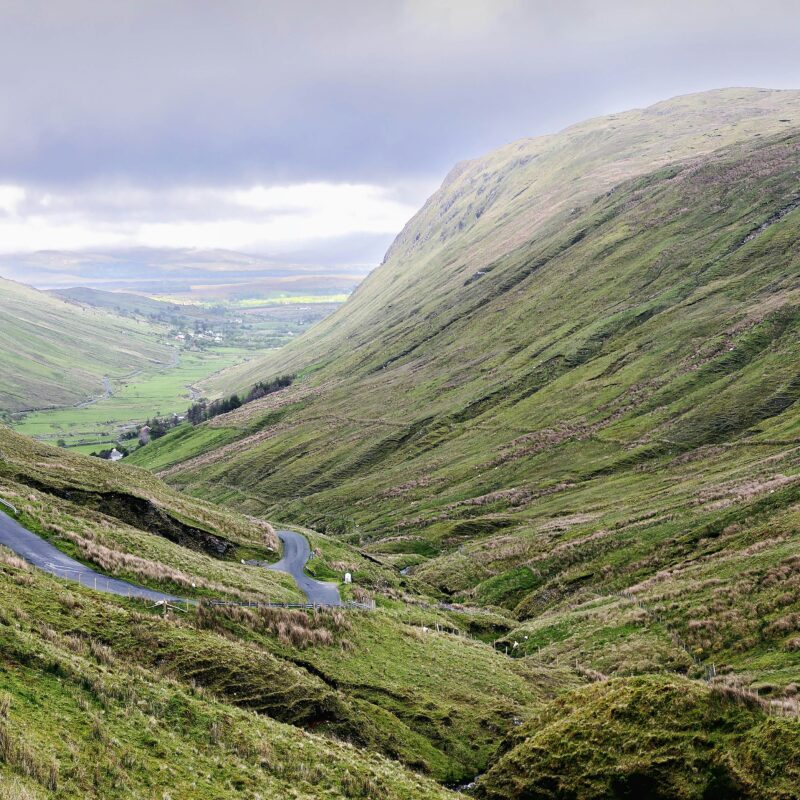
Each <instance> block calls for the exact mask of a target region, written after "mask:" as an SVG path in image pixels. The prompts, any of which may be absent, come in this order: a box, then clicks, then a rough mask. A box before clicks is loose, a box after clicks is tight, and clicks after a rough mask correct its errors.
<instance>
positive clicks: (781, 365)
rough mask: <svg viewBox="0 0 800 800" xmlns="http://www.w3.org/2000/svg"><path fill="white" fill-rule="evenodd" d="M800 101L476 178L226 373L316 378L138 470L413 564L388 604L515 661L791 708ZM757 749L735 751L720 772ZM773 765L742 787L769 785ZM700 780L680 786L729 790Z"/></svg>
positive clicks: (483, 167)
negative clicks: (753, 694)
mask: <svg viewBox="0 0 800 800" xmlns="http://www.w3.org/2000/svg"><path fill="white" fill-rule="evenodd" d="M797 104H798V95H797V93H764V92H760V91H757V90H752V91H751V90H728V91H725V92H721V93H712V94H711V95H703V96H696V97H692V98H686V99H678V100H676V101H673V102H671V103H667V104H663V105H661V106H659V107H658V108H656V109H652V110H645V111H641V112H639V111H637V112H630V113H629V114H626V115H614V117H613V118H603V119H601V120H595V121H591V122H589V123H586V124H584V125H581V126H577V127H575V128H573V129H570V130H568V131H566V132H564V133H562V134H559V135H557V136H554V137H550V138H547V139H539V140H527V141H523V142H520V143H517V144H516V145H513V146H510V147H509V148H506V149H504V150H502V151H498V152H497V153H494V154H491V155H490V156H487V157H486V158H484V159H479V160H476V161H475V162H470V163H468V164H466V165H463V166H462V167H461V168H459V169H458V170H456V171H454V173H453V174H452V175H451V177H450V178H449V179H448V181H447V182H446V184H445V185H444V186H443V188H442V190H441V191H440V192H439V193H437V195H435V196H434V197H433V198H432V199H431V201H430V202H429V203H428V204H426V206H425V208H424V209H423V210H422V211H421V212H420V214H419V215H418V216H417V217H416V218H415V219H414V220H413V221H412V222H411V223H410V224H409V226H408V227H407V229H406V230H405V231H404V232H403V233H402V234H401V236H400V237H399V238H398V240H397V241H396V242H395V244H394V245H393V247H392V249H391V250H390V252H389V253H388V255H387V259H386V261H385V263H384V265H383V266H382V267H381V268H380V269H378V270H376V271H375V272H374V273H373V275H372V276H371V277H370V278H369V279H368V280H367V281H366V282H365V283H364V284H363V285H362V286H361V287H360V288H359V289H358V291H357V292H355V293H354V295H353V297H352V298H351V299H350V300H349V301H348V303H347V304H346V305H345V307H344V308H343V310H342V311H341V312H339V313H337V314H334V315H333V316H332V317H330V318H328V319H327V320H325V321H323V322H322V323H320V324H319V325H318V326H316V327H315V328H314V329H313V330H312V331H310V332H309V333H308V334H306V335H305V336H304V337H301V339H299V340H298V341H296V342H294V343H292V344H291V345H289V346H287V347H286V348H285V349H284V350H282V351H278V352H276V353H272V354H270V355H269V356H268V357H265V358H264V359H262V360H261V361H260V362H258V361H256V362H253V363H250V364H248V365H246V367H244V368H235V369H233V370H231V371H229V372H227V373H223V374H222V375H219V376H216V377H215V382H216V383H219V382H220V381H225V380H228V381H229V388H230V389H233V388H236V387H239V386H243V385H246V384H247V383H249V382H251V380H252V379H256V378H269V377H273V376H274V375H277V374H282V373H284V372H292V373H296V374H297V375H298V378H297V380H296V382H295V383H294V384H293V385H292V386H291V387H289V388H288V389H286V390H284V391H283V392H279V393H277V394H276V395H273V396H271V397H270V398H267V399H265V400H264V401H260V402H257V403H254V404H251V405H250V406H249V407H248V408H247V409H246V410H245V411H241V410H240V411H239V412H234V413H233V414H230V415H227V416H223V417H220V418H217V419H216V420H215V421H214V424H213V425H206V426H199V427H198V428H197V429H195V430H194V431H191V432H181V431H176V432H175V433H173V434H171V436H168V437H166V438H165V439H164V440H163V441H162V442H160V443H159V448H158V450H152V451H150V452H149V453H146V452H144V451H142V452H141V453H140V454H137V456H136V461H137V463H139V464H140V465H141V466H144V467H149V468H151V469H155V470H159V471H161V474H162V475H163V477H164V478H165V480H167V481H168V482H169V483H170V484H171V485H173V486H174V487H175V488H176V489H179V490H180V491H182V492H183V493H184V494H186V495H187V496H190V497H191V496H193V497H203V498H204V499H208V500H211V501H212V502H216V503H219V504H221V505H224V506H227V507H232V508H237V509H239V510H243V511H246V512H247V513H251V514H258V515H264V516H267V517H272V518H276V519H287V520H292V521H293V522H295V523H297V524H302V525H306V526H309V527H313V528H316V529H317V530H320V531H323V532H324V533H326V534H328V535H329V536H330V537H331V538H336V539H337V540H339V541H340V542H342V543H343V544H346V545H349V546H352V545H357V546H358V547H359V548H360V549H361V550H362V552H363V553H366V554H368V555H369V556H370V557H371V558H373V559H375V560H376V561H377V562H379V563H380V564H381V565H383V566H384V567H391V568H394V569H395V570H397V571H399V569H400V568H401V567H406V566H409V567H410V570H409V572H408V573H407V574H405V575H402V576H400V575H399V574H398V575H397V577H396V579H395V580H391V581H389V580H387V581H386V583H385V584H381V583H380V579H378V581H376V582H372V583H370V584H368V588H369V590H370V591H371V592H372V593H374V594H376V595H377V597H378V599H379V605H380V606H381V607H382V608H385V609H389V608H392V603H401V604H404V603H407V602H408V595H411V594H417V595H418V596H427V598H428V602H430V601H431V600H433V599H448V600H450V601H455V602H458V603H463V604H465V605H467V606H479V607H480V606H483V607H491V608H492V610H493V611H494V612H495V613H499V614H500V615H501V616H502V617H504V618H505V619H506V620H508V621H509V627H508V628H505V629H502V630H501V629H498V630H497V636H496V642H495V644H496V648H499V649H500V650H501V652H502V653H503V654H504V653H505V652H506V650H507V651H508V653H509V655H510V656H512V657H513V659H510V660H513V661H515V662H520V663H524V664H526V665H527V667H528V668H535V669H537V670H541V671H543V672H544V673H545V674H547V673H548V671H549V670H561V669H564V668H565V667H566V666H569V668H570V669H571V670H572V672H573V675H574V676H579V677H581V678H583V679H589V680H593V679H596V678H598V677H610V678H611V679H612V680H611V681H610V683H611V682H614V681H617V680H619V681H621V682H622V683H621V684H620V685H622V686H626V687H635V686H637V685H638V683H637V681H640V680H648V681H652V682H653V683H649V684H647V686H650V687H651V689H652V687H653V686H658V685H661V684H659V683H658V682H659V681H664V680H667V681H672V680H674V681H677V680H678V678H677V677H676V676H680V680H681V681H687V682H688V683H687V684H686V685H691V686H693V687H694V686H697V687H700V688H698V689H697V692H699V694H694V695H692V708H701V707H703V705H704V704H705V703H706V699H704V698H706V695H704V694H703V692H705V691H707V687H706V688H703V685H702V681H701V680H700V679H702V678H703V677H704V676H705V675H706V674H707V673H708V672H709V671H714V670H716V672H717V674H718V675H724V676H725V677H726V680H731V681H737V682H741V684H742V685H744V686H750V687H758V689H759V691H760V692H761V693H762V696H765V697H767V698H768V699H769V700H770V701H771V702H773V703H774V706H775V707H776V708H777V707H778V706H780V705H781V704H783V703H789V702H791V698H792V696H793V692H794V691H796V686H797V684H798V682H800V627H798V626H799V625H800V605H798V604H799V603H800V594H798V591H797V587H796V586H795V579H794V573H795V570H796V562H795V558H796V556H795V553H796V552H797V547H798V543H800V539H798V537H799V536H800V518H798V512H797V509H798V507H799V505H800V504H799V503H798V501H800V494H799V492H800V490H799V489H798V483H797V482H798V480H800V454H799V453H800V451H798V448H797V445H798V443H799V442H800V433H799V431H800V426H799V425H798V416H797V400H798V399H800V394H798V385H800V384H799V383H798V380H799V379H798V377H797V375H796V364H797V362H798V358H800V337H799V336H798V330H800V314H799V313H798V308H800V295H798V292H797V287H796V281H795V279H794V276H795V275H796V273H797V268H798V256H797V248H796V247H795V246H794V245H795V243H796V241H797V239H798V237H799V236H800V211H799V210H798V209H797V208H796V196H797V174H796V163H797V157H798V153H799V152H800V135H799V134H798V133H797V130H796V128H792V127H791V125H787V124H786V123H783V122H780V120H781V119H786V118H789V117H791V116H792V114H790V113H789V109H794V108H796V106H797ZM767 223H768V224H767ZM217 436H219V437H220V441H221V442H224V444H222V446H221V447H217V446H216V445H215V442H214V437H217ZM173 442H174V445H175V448H174V450H172V452H170V451H171V448H172V444H173ZM328 561H329V565H330V569H331V572H332V573H334V574H335V572H336V569H335V568H334V567H333V566H332V564H333V559H328ZM325 566H326V565H321V567H320V573H319V574H320V575H325V574H328V573H327V572H326V571H325V569H324V568H323V567H325ZM401 580H402V581H403V582H404V584H403V583H401V582H400V581H401ZM404 613H405V612H404ZM367 646H368V647H369V645H367ZM320 658H322V657H321V656H320ZM393 658H394V660H396V661H397V662H398V669H401V668H402V663H403V660H404V657H403V656H401V655H400V654H399V653H395V654H394V657H393ZM408 658H409V659H410V658H411V657H410V655H409V656H408ZM332 660H333V654H332V653H331V652H328V651H326V653H325V655H324V661H332ZM324 661H320V660H315V662H314V663H315V668H316V669H320V666H319V665H320V663H323V664H324ZM324 668H325V669H331V665H330V664H324ZM389 674H391V671H390V673H389ZM461 680H463V681H464V682H465V684H467V685H468V680H467V679H466V678H463V677H462V678H461ZM698 680H700V682H699V683H698V682H697V681H698ZM614 685H617V684H616V683H615V684H614ZM675 685H676V686H678V687H680V686H683V685H684V684H683V683H680V682H679V683H676V684H675ZM598 691H599V690H598ZM625 691H628V689H625ZM648 691H650V689H648ZM652 691H654V692H655V693H656V694H657V693H658V690H657V689H652ZM687 691H688V690H687ZM691 691H694V689H692V690H691ZM664 692H665V693H666V694H670V696H672V697H673V700H670V701H669V704H670V705H671V704H672V703H673V702H674V698H675V696H677V695H679V694H680V690H679V689H676V690H674V691H673V690H672V689H670V690H669V691H667V690H666V689H665V690H664ZM402 702H403V703H405V702H406V701H405V700H403V701H402ZM556 702H558V701H556ZM531 707H534V706H531ZM482 713H485V712H482ZM553 713H554V715H555V716H554V717H553V722H552V726H553V731H557V730H558V726H559V724H560V723H559V719H558V716H557V713H556V711H554V712H553ZM559 713H560V712H559ZM676 713H677V712H676ZM681 713H683V712H681ZM687 713H688V716H687V717H686V719H689V720H694V722H692V724H694V723H695V722H696V717H693V716H692V715H693V714H694V713H695V711H691V713H689V712H687ZM759 713H761V712H759ZM600 717H601V718H602V715H600ZM759 720H760V718H757V717H754V718H752V719H750V720H749V722H748V723H747V725H748V726H752V730H753V731H755V733H753V736H754V737H755V739H758V738H759V737H760V736H761V735H762V733H763V732H764V730H765V728H764V727H763V726H762V723H761V721H759ZM640 722H641V724H642V725H644V724H645V723H644V722H643V721H641V720H640ZM431 724H432V725H434V726H435V722H432V723H431ZM548 724H549V723H548ZM637 724H638V723H637ZM681 724H683V723H681ZM769 724H770V725H771V724H772V723H769ZM781 726H789V727H782V728H781V733H780V735H781V736H784V735H786V736H787V737H790V738H791V736H795V737H796V735H797V730H796V728H791V727H790V723H781ZM635 729H636V728H635V726H631V731H635ZM687 729H691V725H689V726H688V728H687ZM580 730H581V729H580V726H579V725H577V724H576V726H575V727H574V728H570V730H569V731H568V732H567V733H566V734H565V738H564V739H563V740H561V739H559V738H558V737H557V736H556V735H555V733H554V734H553V736H552V737H550V738H548V739H547V740H546V747H545V752H544V755H542V759H545V761H546V759H547V758H550V757H552V758H553V759H554V763H555V762H557V761H558V759H562V758H564V757H566V756H565V755H564V754H569V753H571V752H573V750H574V747H575V742H577V741H579V740H580ZM602 734H603V732H602V730H600V731H598V733H597V737H598V742H600V740H601V739H602ZM531 735H532V734H531ZM748 736H749V734H748ZM507 744H508V742H507ZM762 744H763V742H762ZM759 746H761V745H759ZM792 746H793V745H792ZM597 747H598V749H599V750H600V751H603V750H604V747H603V745H602V744H600V743H598V744H597ZM732 747H733V744H732V742H731V741H730V740H726V739H724V737H720V738H718V739H714V740H713V741H711V743H710V744H709V745H708V748H709V752H712V753H713V758H711V760H705V761H703V760H702V759H700V760H699V761H698V762H697V763H698V764H699V765H700V766H698V774H699V775H700V776H701V777H702V779H703V780H707V779H709V776H710V775H712V774H715V772H714V771H715V770H717V761H716V759H717V758H720V759H722V761H723V762H726V763H727V761H726V759H729V758H732V756H729V755H725V754H726V753H728V754H730V753H731V752H733V751H732V750H731V748H732ZM753 747H754V748H756V745H753ZM488 749H489V748H488V746H487V748H486V749H484V750H481V752H482V753H483V754H485V753H487V752H488ZM610 749H612V750H613V746H610ZM756 749H757V748H756ZM738 752H739V751H737V753H738ZM753 752H754V751H753ZM685 754H686V758H687V759H688V763H691V759H692V758H695V755H692V754H690V753H689V752H688V750H687V751H686V753H685ZM739 755H740V756H741V758H745V757H744V755H741V753H740V754H739ZM482 757H483V756H482ZM531 757H532V756H531ZM737 757H739V756H737ZM748 757H749V756H748ZM524 758H528V755H527V754H525V755H524ZM537 758H538V756H537ZM754 758H761V756H758V757H755V756H754ZM770 758H773V759H774V758H775V756H774V753H773V754H772V755H771V756H770ZM491 760H492V759H491V757H490V759H489V761H490V762H491ZM778 760H779V759H778ZM498 763H503V762H502V761H501V762H498ZM521 763H523V764H524V759H523V761H522V762H521ZM543 763H544V762H543ZM547 763H549V762H547ZM559 763H560V762H559ZM748 763H749V762H748ZM751 767H752V770H753V771H752V772H748V770H750V769H751ZM510 768H511V765H510V763H507V764H506V765H505V766H504V767H503V769H504V770H505V771H506V772H508V771H509V770H510ZM548 769H549V767H548ZM554 769H555V768H554ZM647 769H649V767H648V768H647ZM759 769H760V767H758V766H757V765H755V763H754V762H753V763H752V764H749V766H748V767H747V769H744V770H743V771H741V772H736V774H735V775H734V776H733V777H731V776H730V775H729V776H728V777H725V780H728V778H730V780H732V781H738V782H739V784H741V785H742V786H745V787H750V786H751V785H753V781H756V782H757V778H753V777H752V776H753V775H758V774H760V773H759V772H758V770H759ZM645 771H646V770H645ZM601 772H602V770H601V769H600V768H599V767H598V774H600V773H601ZM537 774H538V773H535V772H529V773H525V770H524V768H522V767H521V768H520V769H519V771H518V775H517V777H515V778H514V780H517V779H518V782H519V788H518V792H519V796H526V795H525V792H526V791H527V790H530V791H531V795H530V796H536V797H538V796H542V797H549V796H552V797H572V796H582V795H581V793H580V791H578V789H571V788H564V789H563V791H562V790H560V789H557V788H551V789H547V788H546V787H545V788H542V787H541V786H538V785H536V786H535V789H536V791H539V792H540V793H539V794H536V791H534V788H531V787H533V786H534V785H535V781H536V780H537V779H538V778H537ZM720 774H722V773H720ZM675 775H676V776H678V775H683V777H681V778H678V777H676V780H677V781H678V783H676V784H674V785H673V784H670V783H669V782H665V785H666V786H669V787H670V790H674V791H675V792H677V793H678V794H677V795H676V796H687V797H690V796H702V793H703V792H704V791H706V789H708V791H709V792H712V794H711V795H710V796H714V795H713V791H717V790H716V789H715V788H714V787H713V786H711V788H708V786H705V788H703V787H701V788H698V786H699V784H698V785H697V786H696V785H694V784H692V783H691V780H689V779H688V778H686V776H685V775H684V773H682V772H681V771H680V769H679V768H678V767H677V766H676V767H675ZM684 778H686V781H684ZM503 780H505V779H501V777H500V776H499V774H498V784H497V785H498V786H507V784H505V783H503ZM592 780H594V778H592ZM698 780H700V778H698ZM720 780H722V778H720ZM682 781H683V782H682ZM739 784H737V785H739ZM574 785H575V786H582V784H579V783H575V784H574ZM598 785H599V784H598ZM565 786H566V784H565ZM620 786H621V787H622V788H619V789H618V791H619V792H622V793H623V794H624V792H625V791H628V792H629V794H630V793H631V792H633V795H631V796H635V793H636V792H635V786H634V787H633V788H631V787H630V786H629V787H628V789H626V788H625V787H624V786H622V785H620ZM631 786H633V784H631ZM769 786H770V791H772V792H773V796H775V797H782V796H784V795H783V794H781V792H784V789H783V788H781V786H780V783H779V782H776V783H771V784H769ZM498 791H500V790H498ZM515 791H516V790H515ZM547 791H550V792H551V794H547ZM570 791H572V794H570ZM581 791H584V790H583V789H581ZM597 791H598V792H599V794H598V795H597V796H606V795H603V794H602V792H606V793H608V792H613V791H617V790H615V789H614V788H613V787H611V788H608V786H607V785H606V786H604V788H598V789H597ZM720 791H721V790H720ZM743 791H744V790H743ZM748 791H750V789H749V788H748ZM559 792H560V793H559ZM576 792H577V794H576ZM586 792H589V790H588V789H586V790H585V793H586ZM698 793H699V794H698ZM784 793H785V792H784ZM498 796H501V795H500V794H498ZM587 796H591V793H589V794H588V795H587ZM609 796H612V795H609ZM720 796H724V794H723V795H720ZM745 796H746V795H745Z"/></svg>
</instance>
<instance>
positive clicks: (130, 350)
mask: <svg viewBox="0 0 800 800" xmlns="http://www.w3.org/2000/svg"><path fill="white" fill-rule="evenodd" d="M172 357H173V356H172V351H171V349H170V348H169V347H167V346H166V345H165V344H163V343H162V342H161V341H160V336H159V332H158V331H157V330H156V329H154V328H152V327H150V326H149V325H147V324H145V323H143V322H138V323H137V322H129V321H126V320H123V319H121V318H119V317H115V316H112V315H110V314H105V313H103V312H100V311H93V310H91V309H88V308H81V307H79V306H76V305H74V304H71V303H67V302H64V301H62V300H60V299H58V298H56V297H53V296H52V295H50V294H48V293H46V292H39V291H37V290H35V289H32V288H30V287H28V286H23V285H22V284H19V283H14V282H12V281H7V280H3V279H1V278H0V363H2V365H3V369H2V372H1V373H0V412H17V411H26V410H29V409H35V408H48V407H51V406H67V405H73V404H75V403H80V402H84V401H86V400H89V399H91V398H92V397H97V396H102V395H103V393H104V384H103V377H104V376H109V377H111V378H117V377H121V376H123V375H126V374H129V373H131V372H134V371H136V370H139V369H142V368H143V367H145V366H148V365H151V364H153V363H162V364H167V363H170V362H171V361H172ZM65 365H69V378H68V379H66V376H65Z"/></svg>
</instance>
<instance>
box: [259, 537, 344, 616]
mask: <svg viewBox="0 0 800 800" xmlns="http://www.w3.org/2000/svg"><path fill="white" fill-rule="evenodd" d="M277 533H278V536H279V537H280V540H281V541H282V542H283V558H282V559H281V560H280V561H278V562H277V563H275V564H270V566H269V567H267V569H275V570H278V571H279V572H288V573H289V575H291V576H292V577H293V578H294V579H295V581H296V583H297V586H298V587H299V589H300V591H301V592H303V593H304V594H305V596H306V597H307V598H308V602H309V603H317V604H319V605H325V606H340V605H342V598H341V597H340V596H339V588H338V587H337V586H336V584H335V583H323V581H316V580H314V578H309V577H308V575H306V573H305V571H304V567H305V565H306V562H307V561H308V559H309V557H310V556H311V547H310V546H309V544H308V539H306V537H305V536H303V535H302V534H300V533H295V532H294V531H278V532H277Z"/></svg>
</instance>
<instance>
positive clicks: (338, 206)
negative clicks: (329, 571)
mask: <svg viewBox="0 0 800 800" xmlns="http://www.w3.org/2000/svg"><path fill="white" fill-rule="evenodd" d="M798 41H800V2H798V0H760V1H759V2H754V1H753V0H746V1H741V0H725V1H724V2H721V1H720V2H717V1H716V0H690V1H688V0H669V2H666V1H665V2H660V1H659V0H619V1H617V0H602V2H600V1H599V0H597V1H595V0H593V1H591V2H590V1H589V0H552V1H551V0H335V2H334V0H317V1H316V2H309V1H308V0H288V1H286V2H284V0H258V1H256V0H152V1H150V0H0V81H2V93H1V94H0V252H3V253H9V252H31V251H35V250H42V249H67V250H82V249H86V250H108V249H114V248H123V247H135V246H151V247H158V248H165V247H166V248H169V247H176V248H177V247H198V248H228V249H233V250H240V251H244V252H250V253H258V254H265V255H272V254H278V255H281V256H287V254H288V255H289V256H291V255H292V254H295V255H296V254H300V255H303V256H305V257H308V258H319V259H322V260H325V259H326V258H328V259H329V260H333V261H338V262H341V263H345V264H349V263H362V264H365V265H368V266H372V265H373V264H374V263H377V262H378V261H379V260H380V258H381V256H382V254H383V251H384V250H385V248H386V246H387V245H388V244H389V242H390V241H391V239H392V238H393V236H394V234H396V233H397V232H398V231H399V229H400V228H401V227H402V225H403V224H404V223H405V221H406V220H407V219H408V217H410V216H411V215H412V214H413V213H414V211H415V210H416V209H417V207H418V206H419V205H420V204H421V203H422V202H423V201H424V199H425V197H426V196H427V195H428V194H429V193H430V192H431V191H432V190H433V189H434V188H435V187H436V186H437V185H438V183H439V182H440V181H441V179H442V177H443V175H444V174H445V173H446V172H447V171H448V169H449V168H450V167H451V166H452V164H453V163H454V162H455V161H458V160H460V159H463V158H469V157H471V156H475V155H478V154H480V153H482V152H484V151H486V150H489V149H491V148H494V147H496V146H499V145H502V144H504V143H506V142H508V141H511V140H513V139H516V138H520V137H523V136H530V135H535V134H540V133H547V132H551V131H553V130H557V129H559V128H561V127H563V126H565V125H567V124H569V123H572V122H576V121H579V120H581V119H584V118H586V117H589V116H594V115H597V114H601V113H607V112H612V111H618V110H623V109H626V108H631V107H636V106H642V105H647V104H650V103H652V102H656V101H658V100H661V99H664V98H666V97H670V96H673V95H676V94H682V93H686V92H691V91H698V90H703V89H711V88H718V87H721V86H732V85H740V86H741V85H747V86H765V87H771V88H800V55H799V53H800V50H799V49H798Z"/></svg>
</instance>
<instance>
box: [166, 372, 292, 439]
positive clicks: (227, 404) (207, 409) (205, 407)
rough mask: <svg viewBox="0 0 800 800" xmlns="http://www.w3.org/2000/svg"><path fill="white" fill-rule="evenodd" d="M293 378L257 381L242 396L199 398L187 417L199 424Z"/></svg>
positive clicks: (263, 395)
mask: <svg viewBox="0 0 800 800" xmlns="http://www.w3.org/2000/svg"><path fill="white" fill-rule="evenodd" d="M293 380H294V377H293V376H292V375H281V376H280V377H278V378H273V379H272V380H271V381H259V382H258V383H256V384H255V385H253V386H252V387H251V388H250V391H249V392H248V393H247V394H246V395H245V396H244V397H243V398H242V397H239V395H238V394H232V395H231V396H230V397H224V398H221V399H219V400H213V401H212V402H210V403H206V401H205V400H201V401H200V402H199V403H194V404H193V405H191V406H190V407H189V411H188V412H187V418H188V420H189V422H191V423H192V425H199V424H200V423H201V422H205V421H206V420H207V419H212V418H214V417H217V416H219V415H220V414H227V413H228V412H229V411H234V410H235V409H237V408H239V407H240V406H242V405H244V404H245V403H252V402H253V400H258V399H259V398H261V397H266V396H267V395H268V394H272V393H273V392H277V391H278V390H279V389H285V388H286V387H287V386H290V385H291V383H292V381H293ZM151 435H152V433H151Z"/></svg>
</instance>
